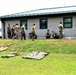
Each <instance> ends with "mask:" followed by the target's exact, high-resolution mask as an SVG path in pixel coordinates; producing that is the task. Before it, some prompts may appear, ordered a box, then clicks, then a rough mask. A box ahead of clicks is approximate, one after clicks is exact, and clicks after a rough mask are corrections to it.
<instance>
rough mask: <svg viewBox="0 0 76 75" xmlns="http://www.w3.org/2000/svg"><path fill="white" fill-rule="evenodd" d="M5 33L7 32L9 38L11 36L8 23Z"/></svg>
mask: <svg viewBox="0 0 76 75" xmlns="http://www.w3.org/2000/svg"><path fill="white" fill-rule="evenodd" d="M7 34H8V38H9V39H10V38H11V29H10V24H8V27H7Z"/></svg>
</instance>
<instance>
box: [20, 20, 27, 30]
mask: <svg viewBox="0 0 76 75" xmlns="http://www.w3.org/2000/svg"><path fill="white" fill-rule="evenodd" d="M22 24H25V28H26V29H27V20H20V27H21V26H22Z"/></svg>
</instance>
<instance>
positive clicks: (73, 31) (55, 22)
mask: <svg viewBox="0 0 76 75" xmlns="http://www.w3.org/2000/svg"><path fill="white" fill-rule="evenodd" d="M63 17H72V22H73V27H72V28H64V36H65V37H76V16H72V15H71V16H62V17H45V18H47V20H48V23H47V25H48V28H47V29H50V33H51V32H52V31H55V32H57V33H59V29H58V26H59V23H60V22H63ZM41 18H42V17H41ZM39 19H40V17H39V18H30V19H26V18H25V19H22V18H20V19H12V20H6V21H5V31H6V32H5V35H6V37H7V25H8V23H10V25H11V28H12V26H13V25H15V24H19V26H20V20H27V26H28V29H27V30H26V36H27V38H29V33H30V32H31V27H32V25H33V24H36V34H37V36H38V38H45V36H46V31H47V29H40V21H39Z"/></svg>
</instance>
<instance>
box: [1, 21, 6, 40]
mask: <svg viewBox="0 0 76 75" xmlns="http://www.w3.org/2000/svg"><path fill="white" fill-rule="evenodd" d="M1 27H2V38H3V39H5V22H4V21H3V20H1Z"/></svg>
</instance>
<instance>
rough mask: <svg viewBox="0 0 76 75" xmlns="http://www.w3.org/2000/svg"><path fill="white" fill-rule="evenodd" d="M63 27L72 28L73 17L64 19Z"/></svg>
mask: <svg viewBox="0 0 76 75" xmlns="http://www.w3.org/2000/svg"><path fill="white" fill-rule="evenodd" d="M63 26H64V28H72V17H65V18H63Z"/></svg>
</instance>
